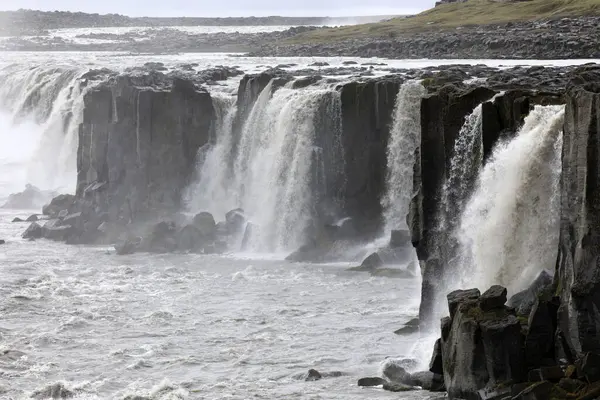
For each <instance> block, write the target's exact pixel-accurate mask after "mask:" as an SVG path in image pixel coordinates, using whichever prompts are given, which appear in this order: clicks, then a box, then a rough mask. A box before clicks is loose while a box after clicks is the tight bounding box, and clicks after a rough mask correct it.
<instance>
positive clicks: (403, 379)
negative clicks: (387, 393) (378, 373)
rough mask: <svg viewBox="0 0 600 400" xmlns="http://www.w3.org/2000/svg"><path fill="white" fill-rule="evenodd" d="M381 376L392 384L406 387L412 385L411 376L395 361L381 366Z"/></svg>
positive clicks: (389, 361) (388, 361)
mask: <svg viewBox="0 0 600 400" xmlns="http://www.w3.org/2000/svg"><path fill="white" fill-rule="evenodd" d="M383 376H385V377H386V378H387V379H389V380H390V381H392V382H396V383H404V384H406V385H412V384H413V379H412V376H411V374H410V373H408V372H407V371H406V370H405V369H404V367H402V366H401V365H400V364H399V363H398V362H397V361H396V360H387V361H386V363H385V365H384V366H383Z"/></svg>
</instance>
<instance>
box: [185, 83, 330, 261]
mask: <svg viewBox="0 0 600 400" xmlns="http://www.w3.org/2000/svg"><path fill="white" fill-rule="evenodd" d="M332 93H335V95H332ZM336 99H338V100H339V94H338V93H337V92H335V91H333V90H331V89H323V88H305V89H292V88H289V87H283V88H279V89H278V90H276V91H275V92H274V93H273V87H272V83H269V84H268V85H267V86H266V87H265V89H264V90H263V91H262V93H261V94H260V95H259V97H258V99H257V100H256V102H255V103H254V105H253V107H252V109H251V110H250V112H249V113H248V116H247V118H246V120H245V121H244V123H243V125H242V126H241V130H240V132H239V133H238V134H239V137H238V138H237V140H238V143H237V146H236V148H237V151H236V152H235V153H236V154H232V143H233V135H234V132H233V120H234V116H235V113H236V110H235V105H234V104H233V103H232V102H229V103H228V105H225V106H224V107H223V111H219V108H221V107H220V106H216V109H217V115H219V114H220V115H221V117H220V118H217V119H218V120H220V121H221V122H219V123H218V124H217V129H216V143H215V144H214V145H210V147H209V148H207V149H205V150H206V151H205V153H204V156H203V157H201V160H200V165H199V170H200V172H199V175H200V176H199V180H198V182H197V183H195V184H194V185H193V187H192V188H191V189H190V191H189V192H188V208H189V209H190V210H191V211H193V212H197V211H201V210H207V211H210V212H211V213H213V214H215V215H217V216H219V215H224V214H225V213H226V212H227V211H229V210H231V209H234V208H238V207H240V208H242V209H244V211H245V213H246V215H247V216H248V218H249V219H250V221H252V223H253V224H254V226H255V229H253V232H252V236H251V239H250V241H249V243H248V244H247V245H248V246H247V248H248V250H251V251H259V252H280V251H281V252H282V251H289V250H291V249H294V248H297V247H298V246H300V245H301V244H303V242H304V239H305V234H306V231H307V229H308V227H309V225H310V222H311V220H312V219H313V217H315V215H316V214H317V211H316V207H315V205H316V204H315V202H316V197H317V196H316V195H317V194H318V193H322V192H326V191H327V176H328V171H327V166H326V165H325V163H326V162H327V158H328V157H325V156H324V149H323V147H320V146H317V136H320V135H321V134H322V132H321V131H320V130H319V129H322V127H320V126H318V121H319V120H320V119H322V118H325V117H324V116H322V115H321V114H322V113H324V112H325V113H326V112H327V110H329V109H333V108H335V107H333V108H332V107H329V106H327V105H328V104H329V102H332V101H333V102H335V100H336ZM336 104H337V105H338V106H339V102H338V103H336ZM338 108H339V107H338ZM225 109H227V110H228V111H224V110H225ZM324 110H325V111H324ZM335 112H336V113H337V114H339V110H335ZM338 117H339V115H338ZM325 119H327V120H332V119H333V120H336V121H339V120H340V118H336V116H335V115H332V116H328V117H327V118H325ZM231 157H234V162H233V163H230V164H231V169H229V168H228V167H227V165H228V163H229V162H228V160H229V159H230V158H231Z"/></svg>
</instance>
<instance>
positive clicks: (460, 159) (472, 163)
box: [438, 104, 483, 232]
mask: <svg viewBox="0 0 600 400" xmlns="http://www.w3.org/2000/svg"><path fill="white" fill-rule="evenodd" d="M482 110H483V107H482V105H481V104H480V105H478V106H477V107H475V109H474V110H473V112H472V113H471V114H469V115H468V116H467V117H466V118H465V122H464V124H463V126H462V127H461V128H460V132H459V134H458V137H457V139H456V141H455V142H454V149H453V151H452V158H451V159H450V168H449V170H448V177H447V179H446V182H445V183H444V186H443V187H442V193H441V203H440V206H441V207H440V208H441V209H440V211H439V213H438V219H439V221H438V224H439V227H438V229H439V230H440V232H444V231H452V230H453V229H454V228H455V227H456V224H457V222H458V221H457V219H458V217H459V215H460V213H462V211H463V210H464V207H465V202H466V200H467V199H468V195H469V193H471V191H472V190H473V186H474V183H475V181H476V179H477V175H478V174H479V171H480V169H481V165H482V162H483V141H482V137H481V133H482V132H481V129H482Z"/></svg>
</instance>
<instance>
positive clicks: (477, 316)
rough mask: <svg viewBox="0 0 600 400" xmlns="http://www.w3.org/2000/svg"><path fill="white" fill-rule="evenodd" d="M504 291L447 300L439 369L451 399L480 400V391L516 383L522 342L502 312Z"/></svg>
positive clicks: (511, 318)
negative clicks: (447, 310) (440, 367)
mask: <svg viewBox="0 0 600 400" xmlns="http://www.w3.org/2000/svg"><path fill="white" fill-rule="evenodd" d="M505 301H506V289H504V288H501V287H492V288H491V289H490V290H488V291H487V292H486V293H484V294H483V296H479V291H478V290H477V289H472V290H465V291H462V290H459V291H456V292H452V293H450V294H449V295H448V306H449V310H450V318H446V319H444V320H443V321H442V338H441V350H442V364H443V373H444V381H445V384H446V389H447V390H448V395H449V396H450V398H452V399H458V398H460V399H479V398H480V397H479V395H478V392H479V390H481V389H485V388H493V387H494V386H496V385H499V384H504V383H507V382H515V383H517V382H521V381H523V380H524V378H525V369H524V367H523V360H524V352H523V342H524V336H523V334H522V333H521V324H520V323H519V320H518V319H517V318H516V316H515V315H514V314H513V311H512V310H511V309H508V308H506V307H505V306H504V302H505Z"/></svg>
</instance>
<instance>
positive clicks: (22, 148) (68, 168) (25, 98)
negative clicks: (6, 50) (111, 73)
mask: <svg viewBox="0 0 600 400" xmlns="http://www.w3.org/2000/svg"><path fill="white" fill-rule="evenodd" d="M81 73H82V71H80V70H78V69H74V68H71V67H48V66H42V65H40V66H35V67H33V68H32V67H31V66H29V65H27V66H23V65H16V64H13V65H9V66H7V67H5V68H3V69H2V70H0V130H1V132H0V135H1V137H2V141H3V143H5V144H6V143H11V142H12V141H14V140H15V139H14V136H15V135H18V136H19V138H20V140H18V141H16V144H15V145H14V146H3V150H2V152H1V154H0V163H1V164H2V165H0V166H1V167H4V166H5V165H6V163H7V162H8V163H11V164H10V165H11V167H10V171H11V172H10V175H11V177H10V182H2V186H3V187H2V191H3V192H4V191H17V190H22V189H23V188H24V186H25V184H27V183H31V184H34V185H36V186H38V187H40V188H43V189H60V190H63V191H64V190H66V191H71V192H72V191H74V189H75V182H76V173H77V169H76V161H77V141H78V127H79V124H80V122H81V118H82V116H83V94H84V92H85V90H86V89H85V88H82V87H81V86H80V84H79V77H80V76H81ZM23 139H25V140H23ZM4 194H6V193H4Z"/></svg>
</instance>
